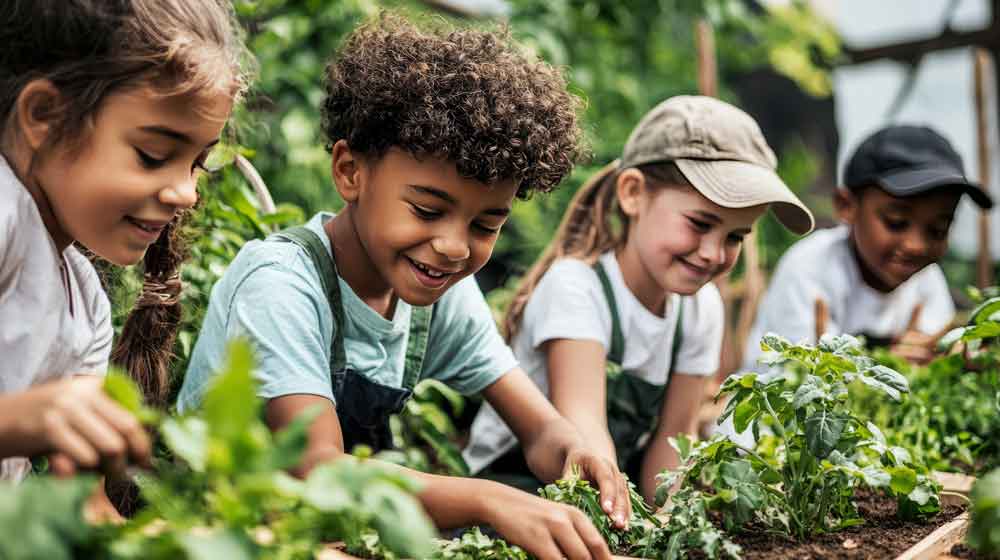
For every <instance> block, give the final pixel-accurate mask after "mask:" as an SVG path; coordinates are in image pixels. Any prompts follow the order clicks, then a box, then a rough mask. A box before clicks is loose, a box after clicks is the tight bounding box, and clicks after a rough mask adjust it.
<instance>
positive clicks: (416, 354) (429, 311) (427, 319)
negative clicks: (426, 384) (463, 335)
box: [403, 305, 434, 389]
mask: <svg viewBox="0 0 1000 560" xmlns="http://www.w3.org/2000/svg"><path fill="white" fill-rule="evenodd" d="M433 311H434V306H433V305H432V306H429V307H416V306H411V307H410V335H409V338H408V340H407V341H406V362H405V366H404V369H403V389H413V387H415V386H416V384H417V381H420V373H421V371H423V368H424V355H425V354H426V352H427V338H428V335H430V331H431V316H432V315H433Z"/></svg>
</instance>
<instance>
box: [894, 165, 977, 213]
mask: <svg viewBox="0 0 1000 560" xmlns="http://www.w3.org/2000/svg"><path fill="white" fill-rule="evenodd" d="M875 183H877V184H878V185H879V186H881V187H882V188H884V189H885V190H886V191H887V192H888V193H889V194H892V195H896V196H901V197H906V196H914V195H918V194H920V193H923V192H927V191H930V190H934V189H937V188H940V187H954V188H955V190H956V191H958V192H962V193H965V194H967V195H969V198H971V199H972V201H973V202H975V203H976V204H977V205H979V207H980V208H987V209H989V208H993V199H992V198H991V197H990V195H988V194H986V192H985V191H983V189H982V188H981V187H979V185H976V184H975V183H970V182H969V180H968V179H966V178H965V177H964V176H963V175H959V174H957V173H955V172H953V171H949V170H947V169H940V168H933V167H932V168H923V169H908V170H906V171H900V172H899V173H893V174H891V175H885V176H882V177H879V178H878V179H876V180H875Z"/></svg>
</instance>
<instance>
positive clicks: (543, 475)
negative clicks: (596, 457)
mask: <svg viewBox="0 0 1000 560" xmlns="http://www.w3.org/2000/svg"><path fill="white" fill-rule="evenodd" d="M522 444H523V446H524V457H525V460H526V461H527V463H528V467H529V468H531V472H532V473H534V474H535V476H537V477H538V478H539V480H541V481H543V482H552V481H554V480H556V479H558V478H560V477H562V475H563V469H564V468H565V466H566V457H567V456H568V455H569V452H570V451H571V450H573V449H577V448H581V447H584V448H585V447H587V445H588V444H587V442H586V441H585V440H584V438H583V437H582V436H581V435H580V432H578V431H577V429H576V428H575V427H574V426H573V425H572V424H571V423H569V421H567V420H566V419H565V418H562V417H557V418H553V419H551V420H549V421H548V422H546V423H545V424H544V425H542V426H541V427H540V428H539V430H538V431H537V432H536V435H535V437H533V438H531V439H530V440H527V441H524V440H522ZM594 450H595V452H601V453H603V451H598V450H597V449H596V448H595V449H594ZM611 453H612V455H611V457H612V460H613V457H614V455H613V453H614V446H612V447H611Z"/></svg>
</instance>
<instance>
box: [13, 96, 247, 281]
mask: <svg viewBox="0 0 1000 560" xmlns="http://www.w3.org/2000/svg"><path fill="white" fill-rule="evenodd" d="M231 108H232V99H231V98H230V97H229V96H228V95H226V94H222V93H219V94H215V95H212V96H208V95H206V96H199V97H197V98H192V97H163V96H160V95H157V94H155V93H154V92H153V91H151V90H149V89H133V90H129V91H124V92H119V93H113V94H111V95H109V96H108V97H107V98H106V99H105V100H104V101H103V102H102V103H101V106H100V108H99V109H98V111H97V113H96V114H95V115H94V117H93V124H92V126H91V127H90V130H89V131H88V132H86V133H85V134H86V136H85V138H83V139H82V141H81V142H80V144H79V146H80V147H79V148H78V149H76V150H72V149H69V148H67V147H66V146H62V145H57V146H55V147H53V149H52V150H51V151H49V152H47V153H44V154H42V155H40V156H38V157H36V161H35V164H34V165H33V166H31V170H30V172H29V177H28V180H27V181H26V183H27V184H28V187H29V190H32V195H33V196H34V197H35V200H36V201H37V202H38V203H39V204H38V206H39V210H40V211H41V212H42V214H43V218H45V222H46V226H47V227H48V228H49V233H50V234H51V235H52V238H53V239H54V240H55V242H56V245H57V246H58V247H59V248H60V249H61V248H63V247H65V246H67V245H68V244H69V243H72V242H73V241H78V242H80V243H81V244H83V245H84V246H86V247H87V248H88V249H90V250H91V251H93V252H94V253H96V254H98V255H100V256H101V257H103V258H105V259H107V260H109V261H111V262H113V263H115V264H120V265H128V264H133V263H135V262H137V261H139V260H140V259H141V258H142V257H143V255H144V254H145V252H146V249H147V248H148V247H149V246H150V245H151V244H152V243H153V242H155V241H156V239H157V238H158V237H159V235H160V233H161V232H162V231H163V228H164V227H165V226H166V225H167V224H168V223H169V222H170V221H171V220H173V219H174V217H175V216H176V215H177V214H178V212H180V211H181V210H183V209H186V208H190V207H191V206H193V205H194V204H195V202H197V199H198V195H197V191H196V183H197V179H198V175H199V170H200V169H201V166H202V164H203V163H204V160H205V158H206V156H207V152H208V150H209V149H210V148H211V147H212V146H213V145H214V144H215V143H216V142H217V141H218V138H219V134H220V132H221V130H222V127H223V125H224V124H225V122H226V119H227V118H228V117H229V112H230V110H231ZM34 137H36V138H37V137H38V134H35V135H34Z"/></svg>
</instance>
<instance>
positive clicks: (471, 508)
mask: <svg viewBox="0 0 1000 560" xmlns="http://www.w3.org/2000/svg"><path fill="white" fill-rule="evenodd" d="M314 405H319V406H320V407H321V412H320V414H319V416H318V417H317V418H316V420H314V421H313V424H312V426H311V427H310V429H309V443H308V445H307V448H306V453H305V456H304V458H303V462H302V464H301V465H300V466H299V468H298V469H296V471H295V474H296V475H297V476H305V475H306V474H307V473H308V472H309V471H310V470H311V469H312V468H314V467H315V466H316V465H317V464H319V463H321V462H323V461H328V460H333V459H336V458H338V457H341V456H343V455H344V441H343V435H342V434H341V430H340V421H339V419H338V418H337V411H336V408H335V407H334V406H333V403H331V402H330V401H329V400H327V399H326V398H324V397H320V396H317V395H287V396H283V397H278V398H275V399H271V400H270V401H268V403H267V407H266V418H267V423H268V425H269V426H270V428H271V430H275V431H276V430H280V429H282V428H283V427H285V426H286V425H288V423H289V422H291V421H292V420H293V419H294V418H295V417H296V416H298V415H299V414H301V413H302V412H303V411H305V410H306V409H307V408H310V407H312V406H314ZM393 467H394V468H401V469H403V470H404V471H405V472H406V474H407V475H408V476H411V477H413V478H414V479H416V480H418V481H419V482H420V483H421V484H422V486H423V490H421V492H420V494H419V495H418V498H419V499H420V502H421V503H422V504H423V506H424V508H425V509H426V511H427V513H428V515H430V517H431V519H432V520H433V521H434V523H435V525H437V526H438V527H440V528H453V527H464V526H468V525H476V524H488V525H492V526H493V527H494V528H496V529H497V531H499V532H500V534H502V535H503V536H504V537H506V538H507V539H508V540H509V541H511V542H513V543H515V544H518V545H520V546H521V547H523V548H525V549H526V550H528V551H529V552H530V553H532V554H534V555H535V556H537V557H538V558H540V559H544V560H559V559H561V558H564V557H568V558H573V559H581V560H586V559H590V558H595V559H600V560H609V559H610V558H611V556H610V552H609V551H608V548H607V545H606V544H605V543H604V540H603V539H602V538H601V536H600V534H599V533H598V532H597V529H595V528H594V526H593V525H592V524H591V523H590V522H589V520H587V518H586V516H584V515H583V513H582V512H580V511H579V510H576V509H574V508H571V507H564V506H561V505H557V504H552V503H551V502H546V501H545V500H542V499H541V498H539V497H536V496H532V495H530V494H528V493H526V492H521V491H520V490H516V489H514V488H511V487H508V486H504V485H502V484H498V483H495V482H491V481H487V480H478V479H471V478H458V477H450V476H439V475H432V474H427V473H422V472H419V471H414V470H412V469H405V468H402V467H396V466H395V465H393Z"/></svg>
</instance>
